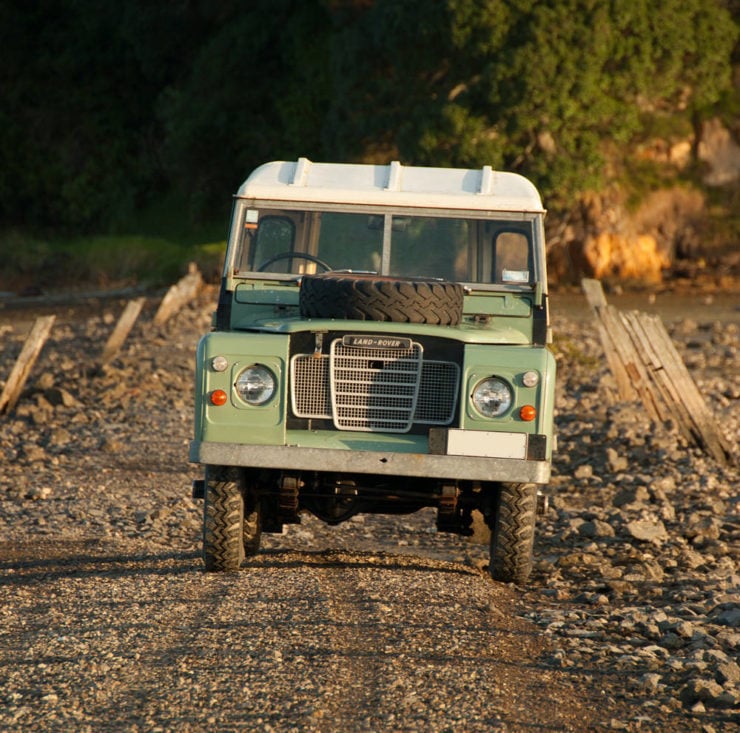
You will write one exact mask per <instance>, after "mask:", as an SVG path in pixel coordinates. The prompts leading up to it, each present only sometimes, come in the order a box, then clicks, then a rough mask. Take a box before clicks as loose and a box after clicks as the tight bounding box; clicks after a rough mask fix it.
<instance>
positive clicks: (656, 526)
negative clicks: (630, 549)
mask: <svg viewBox="0 0 740 733" xmlns="http://www.w3.org/2000/svg"><path fill="white" fill-rule="evenodd" d="M625 529H626V530H627V533H628V534H629V535H630V536H631V537H634V539H636V540H640V541H641V542H653V543H661V542H664V541H665V540H667V539H668V532H667V531H666V528H665V525H664V524H663V522H661V521H660V520H651V519H636V520H634V521H632V522H629V523H628V524H626V525H625Z"/></svg>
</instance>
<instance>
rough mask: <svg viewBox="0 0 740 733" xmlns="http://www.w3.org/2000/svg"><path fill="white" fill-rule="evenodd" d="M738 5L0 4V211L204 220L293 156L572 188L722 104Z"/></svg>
mask: <svg viewBox="0 0 740 733" xmlns="http://www.w3.org/2000/svg"><path fill="white" fill-rule="evenodd" d="M735 6H736V3H734V2H733V3H732V4H729V5H728V4H727V3H723V2H722V1H721V0H663V1H662V2H661V3H656V2H655V0H631V1H630V2H624V3H622V2H620V3H613V2H607V1H606V0H563V2H559V3H552V2H547V1H546V0H523V1H522V2H518V3H504V2H501V0H483V1H481V0H429V2H425V3H419V2H416V1H415V0H251V2H248V3H245V2H240V1H239V0H223V1H222V2H218V3H208V2H204V1H203V0H171V1H170V2H165V3H152V2H145V1H144V0H127V2H119V1H114V0H95V1H93V0H37V1H36V2H33V3H28V2H27V1H26V0H0V84H1V85H2V89H3V93H2V95H0V227H2V228H5V229H7V228H11V227H18V228H22V229H30V230H33V229H36V230H38V229H43V228H44V227H55V228H66V229H68V230H76V231H109V230H111V229H115V228H122V227H125V226H126V225H127V223H128V222H130V221H131V219H132V217H133V216H134V213H135V212H136V211H138V210H140V209H142V208H146V207H147V206H150V205H151V204H152V203H153V202H156V201H161V200H162V199H163V198H165V197H167V196H175V197H176V200H178V201H180V202H182V204H181V205H182V207H183V208H184V211H183V212H182V214H181V216H182V217H183V218H185V219H189V220H192V221H203V220H209V219H210V218H213V217H214V214H216V213H217V215H219V216H220V215H221V210H222V208H223V206H224V203H223V202H224V201H225V200H226V197H227V196H228V193H230V192H232V191H234V190H235V189H236V187H237V186H238V184H239V183H240V181H241V180H242V179H243V178H244V177H245V176H246V174H247V173H248V171H249V170H250V169H252V168H253V167H254V166H256V165H258V164H260V163H262V162H264V161H266V160H272V159H285V158H295V157H297V156H299V155H304V156H307V157H310V158H314V159H317V160H365V161H375V162H387V161H388V160H390V159H392V158H400V159H401V160H402V161H404V162H407V163H417V164H430V165H465V166H467V165H471V166H479V165H482V164H484V163H487V164H492V165H494V166H496V167H505V168H509V169H513V170H519V171H521V172H523V173H525V174H527V175H530V176H532V177H533V178H534V179H535V181H536V182H537V183H538V184H539V185H540V186H541V187H542V188H543V191H544V194H545V196H546V198H548V199H549V200H550V201H553V202H555V203H557V202H558V201H565V200H567V198H568V197H570V196H572V195H573V194H575V193H577V192H578V191H580V190H583V189H584V188H589V187H595V188H598V186H599V185H601V183H602V182H603V169H604V153H605V148H606V147H607V146H609V145H611V146H616V147H618V148H619V147H622V146H626V145H629V144H632V143H634V142H635V141H637V140H639V139H640V136H641V135H646V134H647V131H649V130H652V129H655V127H656V125H658V123H660V122H661V120H662V121H664V120H665V119H668V120H670V121H671V127H672V129H674V130H676V131H677V134H682V135H684V136H685V135H687V134H688V135H690V134H692V130H696V129H697V121H700V120H701V119H704V118H706V117H708V116H710V115H716V114H718V113H720V114H721V113H722V112H723V110H725V111H728V113H733V112H736V110H732V107H733V105H736V102H733V101H732V100H733V99H734V95H733V94H732V86H731V72H732V63H733V62H732V55H733V49H734V48H735V47H736V39H737V23H736V18H735V17H734V14H733V13H732V9H733V8H734V7H735ZM658 7H659V12H658ZM663 127H665V125H663Z"/></svg>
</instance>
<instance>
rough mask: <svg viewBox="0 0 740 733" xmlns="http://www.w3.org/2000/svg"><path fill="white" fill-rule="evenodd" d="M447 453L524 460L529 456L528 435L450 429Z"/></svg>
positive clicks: (450, 454)
mask: <svg viewBox="0 0 740 733" xmlns="http://www.w3.org/2000/svg"><path fill="white" fill-rule="evenodd" d="M447 455H449V456H481V457H483V458H519V459H522V460H523V459H525V458H526V457H527V436H526V435H525V434H524V433H495V432H493V431H491V430H448V431H447Z"/></svg>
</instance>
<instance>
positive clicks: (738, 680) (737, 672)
mask: <svg viewBox="0 0 740 733" xmlns="http://www.w3.org/2000/svg"><path fill="white" fill-rule="evenodd" d="M714 678H715V679H716V680H717V682H719V683H720V684H721V685H727V684H732V685H740V666H739V665H738V664H737V662H731V661H728V662H722V663H721V664H719V665H717V669H716V670H715V672H714Z"/></svg>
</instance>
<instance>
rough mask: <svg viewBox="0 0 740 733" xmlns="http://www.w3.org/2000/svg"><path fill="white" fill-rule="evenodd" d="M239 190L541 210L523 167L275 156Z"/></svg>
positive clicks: (270, 195) (294, 197)
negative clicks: (316, 160)
mask: <svg viewBox="0 0 740 733" xmlns="http://www.w3.org/2000/svg"><path fill="white" fill-rule="evenodd" d="M237 196H239V197H243V198H250V199H251V198H256V199H267V200H270V201H286V202H287V201H295V202H301V201H304V202H310V203H339V204H342V203H347V204H378V205H383V204H385V205H390V206H419V207H427V208H428V207H432V208H445V209H468V210H487V211H516V212H521V211H526V212H541V211H544V209H543V208H542V201H541V200H540V195H539V193H538V192H537V189H536V188H535V187H534V185H533V184H532V183H531V182H530V181H529V180H527V179H526V178H524V176H520V175H519V174H517V173H504V172H501V171H494V170H492V169H491V166H489V165H485V166H483V167H482V168H474V169H467V168H421V167H414V166H405V165H401V164H400V163H398V162H396V161H394V162H393V163H391V164H390V165H359V164H353V163H352V164H350V163H312V162H311V161H310V160H307V159H306V158H299V159H298V160H297V161H275V162H272V163H265V164H264V165H262V166H260V167H259V168H257V169H256V170H255V171H254V172H253V173H252V174H251V175H250V176H249V178H247V180H246V181H244V183H243V184H242V185H241V187H240V188H239V191H238V192H237Z"/></svg>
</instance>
